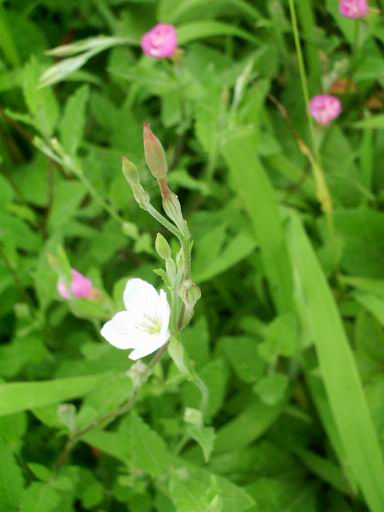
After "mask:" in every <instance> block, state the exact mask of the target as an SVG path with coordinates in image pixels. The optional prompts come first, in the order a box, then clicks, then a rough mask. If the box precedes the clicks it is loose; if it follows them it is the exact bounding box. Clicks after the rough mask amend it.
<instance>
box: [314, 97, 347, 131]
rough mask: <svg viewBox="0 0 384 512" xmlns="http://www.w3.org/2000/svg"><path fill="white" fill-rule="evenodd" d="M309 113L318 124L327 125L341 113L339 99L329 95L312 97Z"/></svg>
mask: <svg viewBox="0 0 384 512" xmlns="http://www.w3.org/2000/svg"><path fill="white" fill-rule="evenodd" d="M309 111H310V112H311V116H312V117H313V118H314V119H316V121H317V122H318V123H319V124H323V125H325V124H328V123H330V122H331V121H333V120H334V119H336V118H337V117H339V115H340V113H341V103H340V100H339V98H336V96H331V95H330V94H321V95H320V96H314V97H313V98H312V99H311V101H310V102H309Z"/></svg>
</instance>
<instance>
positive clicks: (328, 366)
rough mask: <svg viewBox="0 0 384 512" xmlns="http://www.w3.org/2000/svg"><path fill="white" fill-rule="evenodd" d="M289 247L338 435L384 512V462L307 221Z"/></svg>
mask: <svg viewBox="0 0 384 512" xmlns="http://www.w3.org/2000/svg"><path fill="white" fill-rule="evenodd" d="M287 240H288V247H289V250H290V254H291V261H292V265H293V269H294V276H295V292H296V295H295V297H296V299H297V309H298V314H299V315H300V316H301V317H302V320H303V323H304V324H305V325H306V326H308V328H309V331H310V333H311V336H312V338H313V342H314V344H315V347H316V352H317V356H318V360H319V367H320V372H321V375H322V379H323V382H324V386H325V390H326V393H327V397H328V400H329V404H330V409H331V411H332V415H333V417H334V420H335V423H336V427H337V430H338V432H339V436H340V439H341V442H342V445H343V449H344V452H345V454H346V457H347V460H348V464H349V466H350V468H351V472H352V474H353V475H354V479H355V481H356V482H357V484H358V486H359V488H360V490H361V491H362V493H363V495H364V497H365V499H366V502H367V504H368V506H369V508H370V510H371V512H382V511H383V510H384V486H383V481H384V462H383V458H382V454H381V449H380V444H379V441H378V438H377V435H376V432H375V429H374V426H373V423H372V419H371V416H370V412H369V409H368V404H367V401H366V398H365V395H364V391H363V388H362V385H361V381H360V377H359V374H358V371H357V368H356V363H355V360H354V357H353V354H352V350H351V348H350V345H349V343H348V340H347V337H346V334H345V331H344V327H343V323H342V320H341V317H340V315H339V312H338V309H337V306H336V303H335V301H334V298H333V296H332V292H331V290H330V289H329V286H328V283H327V281H326V278H325V276H324V273H323V271H322V269H321V267H320V264H319V262H318V260H317V258H316V255H315V253H314V251H313V248H312V247H311V244H310V242H309V240H308V237H307V235H306V233H305V231H304V229H303V226H302V224H301V221H300V220H299V218H298V217H296V216H293V215H292V216H291V217H290V220H289V223H288V228H287Z"/></svg>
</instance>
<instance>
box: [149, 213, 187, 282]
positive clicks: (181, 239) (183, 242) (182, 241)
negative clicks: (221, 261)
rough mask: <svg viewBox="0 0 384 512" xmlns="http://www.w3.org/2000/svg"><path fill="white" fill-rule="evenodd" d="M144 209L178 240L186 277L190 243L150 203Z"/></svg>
mask: <svg viewBox="0 0 384 512" xmlns="http://www.w3.org/2000/svg"><path fill="white" fill-rule="evenodd" d="M146 211H147V212H148V213H149V214H150V215H151V216H152V217H153V218H154V219H155V220H157V222H159V223H160V224H162V225H163V226H164V227H165V228H166V229H168V231H170V232H171V233H172V234H173V235H174V236H175V237H176V238H177V239H178V240H179V242H180V245H181V250H182V251H183V256H184V264H185V273H184V278H185V279H187V278H188V277H190V276H191V244H190V242H189V240H188V239H187V238H185V237H184V236H183V235H182V234H181V232H180V231H179V229H178V228H177V227H176V226H174V225H173V224H172V223H171V222H169V220H168V219H166V218H165V217H164V215H162V214H161V213H160V212H158V211H157V210H156V208H154V207H153V206H152V205H151V204H150V203H149V204H148V205H147V207H146Z"/></svg>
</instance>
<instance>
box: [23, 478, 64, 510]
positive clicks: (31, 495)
mask: <svg viewBox="0 0 384 512" xmlns="http://www.w3.org/2000/svg"><path fill="white" fill-rule="evenodd" d="M59 503H60V496H59V495H58V493H57V492H56V491H54V490H53V489H52V487H51V486H50V485H49V484H45V483H40V482H33V483H32V484H31V485H30V486H29V487H28V489H27V490H26V491H25V493H24V495H23V498H22V500H21V503H20V512H54V511H56V510H57V506H58V505H59Z"/></svg>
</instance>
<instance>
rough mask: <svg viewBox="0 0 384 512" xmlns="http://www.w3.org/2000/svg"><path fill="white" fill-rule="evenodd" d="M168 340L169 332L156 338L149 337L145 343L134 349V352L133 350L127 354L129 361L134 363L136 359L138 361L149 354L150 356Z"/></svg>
mask: <svg viewBox="0 0 384 512" xmlns="http://www.w3.org/2000/svg"><path fill="white" fill-rule="evenodd" d="M168 339H169V332H168V330H167V331H166V332H165V333H161V334H160V335H157V336H150V337H148V340H147V342H146V343H143V345H142V346H140V347H136V348H135V350H133V351H132V352H131V353H130V354H129V356H128V357H129V359H132V360H133V361H136V360H137V359H140V358H141V357H145V356H148V355H149V354H152V352H155V351H156V350H157V349H159V348H160V347H162V346H163V345H165V343H167V341H168Z"/></svg>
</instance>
